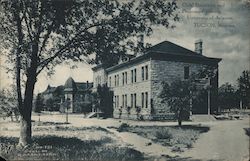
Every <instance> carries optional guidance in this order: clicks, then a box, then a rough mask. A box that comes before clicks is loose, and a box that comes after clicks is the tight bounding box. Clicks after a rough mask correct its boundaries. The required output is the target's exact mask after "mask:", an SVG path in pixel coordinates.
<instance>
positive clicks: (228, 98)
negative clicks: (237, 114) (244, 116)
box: [219, 83, 237, 110]
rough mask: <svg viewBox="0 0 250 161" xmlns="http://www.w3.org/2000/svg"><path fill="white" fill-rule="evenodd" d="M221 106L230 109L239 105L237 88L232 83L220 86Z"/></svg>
mask: <svg viewBox="0 0 250 161" xmlns="http://www.w3.org/2000/svg"><path fill="white" fill-rule="evenodd" d="M219 106H220V107H221V108H222V109H229V110H230V109H232V108H235V107H236V106H237V97H236V90H235V88H234V87H233V86H232V85H231V84H230V83H225V84H222V85H221V86H220V87H219Z"/></svg>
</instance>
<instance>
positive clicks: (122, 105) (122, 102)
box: [122, 95, 125, 107]
mask: <svg viewBox="0 0 250 161" xmlns="http://www.w3.org/2000/svg"><path fill="white" fill-rule="evenodd" d="M124 103H125V102H124V95H122V107H124Z"/></svg>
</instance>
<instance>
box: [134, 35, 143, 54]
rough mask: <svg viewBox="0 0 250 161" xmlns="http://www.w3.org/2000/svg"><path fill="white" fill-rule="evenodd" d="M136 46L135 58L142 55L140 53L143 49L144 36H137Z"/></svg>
mask: <svg viewBox="0 0 250 161" xmlns="http://www.w3.org/2000/svg"><path fill="white" fill-rule="evenodd" d="M137 45H138V53H136V55H137V56H139V55H141V54H142V51H143V49H144V35H143V34H139V35H138V36H137Z"/></svg>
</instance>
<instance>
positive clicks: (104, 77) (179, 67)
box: [92, 40, 221, 120]
mask: <svg viewBox="0 0 250 161" xmlns="http://www.w3.org/2000/svg"><path fill="white" fill-rule="evenodd" d="M220 61H221V59H220V58H212V57H207V56H205V55H204V54H203V48H202V41H201V40H199V41H196V42H195V50H194V51H191V50H189V49H186V48H184V47H182V46H180V45H177V44H174V43H172V42H169V41H164V42H161V43H159V44H157V45H154V46H152V47H150V48H148V49H146V50H145V51H143V52H140V53H136V54H135V55H133V56H131V55H130V56H129V57H127V58H126V59H124V58H123V60H121V61H119V63H118V64H116V65H114V66H111V67H106V66H104V65H102V64H99V65H97V66H95V67H93V68H92V70H93V72H94V74H93V80H94V85H93V90H95V89H96V88H97V86H98V85H104V84H107V85H108V87H109V88H110V89H111V90H112V91H113V94H114V97H113V111H114V112H113V117H114V118H125V119H138V116H139V117H140V118H141V119H146V120H147V119H148V120H151V119H172V118H173V113H172V112H171V111H170V107H169V106H168V105H167V104H166V103H162V100H161V98H160V97H159V94H160V92H161V89H162V82H168V83H171V82H173V81H175V80H177V79H181V80H185V79H188V78H189V77H190V75H191V73H197V72H199V71H200V70H201V69H202V68H204V67H207V66H209V67H213V68H214V69H216V71H217V72H216V76H215V77H213V78H211V79H209V83H210V85H211V86H212V87H213V89H214V94H213V95H210V96H209V100H210V102H209V107H208V104H207V100H206V99H208V96H205V97H204V101H203V104H199V105H197V106H196V107H193V109H192V112H193V113H197V114H210V113H213V112H214V111H216V109H217V105H216V92H217V90H218V63H219V62H220ZM203 83H204V84H206V83H207V82H203ZM205 95H206V93H205Z"/></svg>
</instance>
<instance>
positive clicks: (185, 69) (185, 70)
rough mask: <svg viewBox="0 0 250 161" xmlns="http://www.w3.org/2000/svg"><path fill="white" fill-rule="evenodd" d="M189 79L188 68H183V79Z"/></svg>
mask: <svg viewBox="0 0 250 161" xmlns="http://www.w3.org/2000/svg"><path fill="white" fill-rule="evenodd" d="M188 78H189V67H184V79H188Z"/></svg>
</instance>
